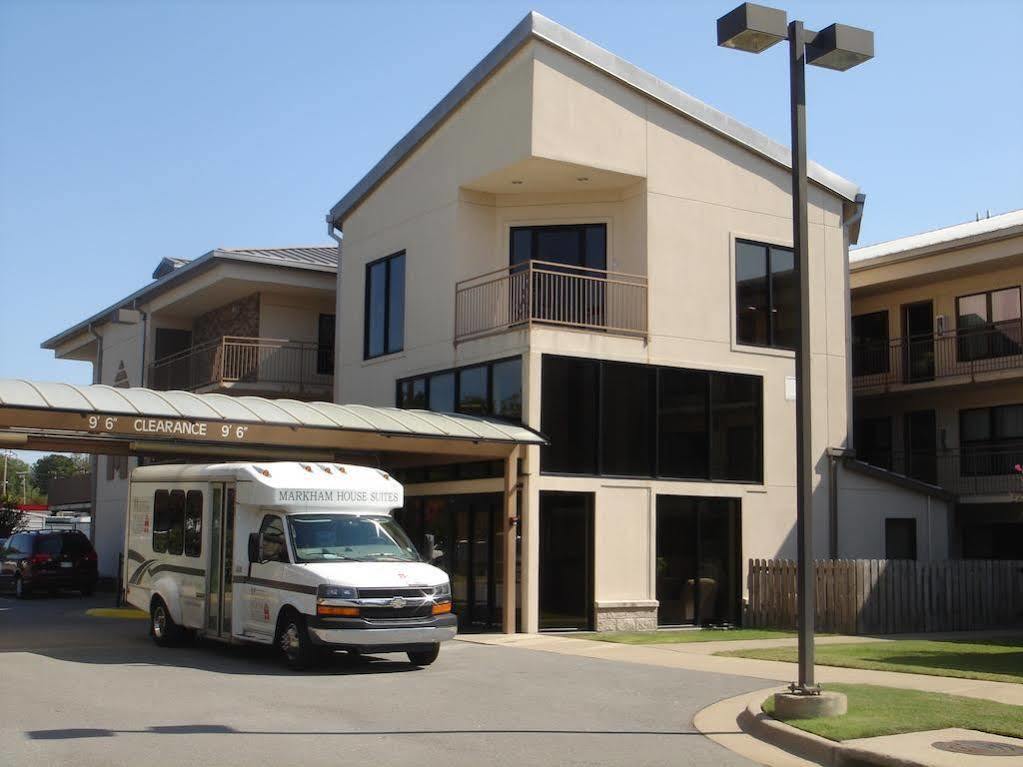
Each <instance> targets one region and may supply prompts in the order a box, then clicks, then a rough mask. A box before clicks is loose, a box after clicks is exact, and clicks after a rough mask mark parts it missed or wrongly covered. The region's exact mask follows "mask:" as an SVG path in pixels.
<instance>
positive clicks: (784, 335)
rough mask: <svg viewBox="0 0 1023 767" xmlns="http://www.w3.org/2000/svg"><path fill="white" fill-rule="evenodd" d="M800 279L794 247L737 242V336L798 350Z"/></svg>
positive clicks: (755, 343)
mask: <svg viewBox="0 0 1023 767" xmlns="http://www.w3.org/2000/svg"><path fill="white" fill-rule="evenodd" d="M798 307H799V278H798V275H797V272H796V268H795V260H794V257H793V253H792V249H791V248H781V247H777V246H775V245H765V244H763V243H758V242H748V241H746V240H736V242H735V314H736V317H735V337H736V340H737V341H738V342H739V343H743V344H754V345H756V346H775V347H779V348H782V349H794V348H795V347H796V345H797V342H798V340H799V325H798V320H799V318H798V316H797V311H798Z"/></svg>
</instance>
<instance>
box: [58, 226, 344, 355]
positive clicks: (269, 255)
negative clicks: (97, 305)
mask: <svg viewBox="0 0 1023 767" xmlns="http://www.w3.org/2000/svg"><path fill="white" fill-rule="evenodd" d="M218 261H244V262H248V263H255V264H266V265H267V266H277V267H281V268H287V269H304V270H308V271H316V272H334V273H336V272H337V263H338V247H337V246H336V245H311V246H304V247H294V248H216V249H215V250H211V251H209V252H208V253H204V254H203V255H201V256H199V258H196V259H192V260H189V259H185V258H165V259H163V260H162V261H160V263H159V264H158V265H157V267H156V269H155V270H154V271H153V280H154V281H153V282H151V283H149V284H148V285H146V286H145V287H143V288H140V289H139V290H136V291H135V292H134V293H132V294H130V295H128V296H125V297H124V298H122V299H121V300H120V301H118V302H117V303H115V304H112V305H110V306H108V307H107V308H105V309H103V310H102V311H99V312H97V313H96V314H94V315H92V316H91V317H89V318H88V319H85V320H82V321H81V322H79V323H77V324H76V325H73V326H72V327H70V328H68V329H67V330H62V331H61V332H60V333H58V334H57V335H55V336H53V337H52V338H48V339H46V340H45V341H43V342H42V344H40V346H41V347H42V348H43V349H54V348H56V347H57V346H59V345H60V344H61V343H63V342H64V341H65V340H66V339H68V338H70V337H72V336H75V335H77V334H79V333H81V332H82V331H83V330H85V329H86V328H88V327H89V325H98V324H101V323H103V322H107V321H108V320H109V318H110V316H111V314H112V313H114V312H116V311H117V310H118V309H125V308H128V307H129V306H132V305H134V304H135V303H136V302H138V301H142V300H145V299H147V298H151V297H152V296H155V295H157V294H158V293H160V292H161V291H163V290H166V289H167V288H168V287H169V286H170V285H173V284H177V282H178V281H179V280H182V279H188V278H189V277H194V276H197V275H198V274H200V273H201V272H202V271H203V270H205V269H207V268H209V267H211V266H213V265H214V264H215V263H216V262H218Z"/></svg>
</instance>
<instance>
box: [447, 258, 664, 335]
mask: <svg viewBox="0 0 1023 767" xmlns="http://www.w3.org/2000/svg"><path fill="white" fill-rule="evenodd" d="M533 323H540V324H544V325H556V326H564V327H573V328H586V329H589V330H598V331H604V332H607V333H614V334H618V335H630V336H645V335H646V332H647V280H646V277H642V276H639V275H633V274H622V273H620V272H609V271H606V270H603V269H588V268H585V267H579V266H565V265H563V264H556V263H551V262H548V261H527V262H525V263H522V264H517V265H516V266H511V267H508V268H505V269H498V270H497V271H493V272H488V273H487V274H481V275H479V276H478V277H473V278H471V279H468V280H462V281H461V282H459V283H458V284H457V285H456V286H455V343H458V342H460V341H466V340H469V339H471V338H478V337H480V336H485V335H489V334H491V333H497V332H500V331H502V330H506V329H508V328H512V327H521V326H528V325H531V324H533Z"/></svg>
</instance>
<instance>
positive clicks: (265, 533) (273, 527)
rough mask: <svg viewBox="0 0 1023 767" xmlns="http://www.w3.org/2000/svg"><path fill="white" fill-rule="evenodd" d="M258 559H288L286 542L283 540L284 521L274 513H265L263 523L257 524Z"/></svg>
mask: <svg viewBox="0 0 1023 767" xmlns="http://www.w3.org/2000/svg"><path fill="white" fill-rule="evenodd" d="M259 561H260V562H287V561H288V544H287V543H286V542H285V540H284V523H283V522H281V518H280V517H278V516H277V515H276V514H267V515H266V516H265V517H263V524H261V525H260V526H259Z"/></svg>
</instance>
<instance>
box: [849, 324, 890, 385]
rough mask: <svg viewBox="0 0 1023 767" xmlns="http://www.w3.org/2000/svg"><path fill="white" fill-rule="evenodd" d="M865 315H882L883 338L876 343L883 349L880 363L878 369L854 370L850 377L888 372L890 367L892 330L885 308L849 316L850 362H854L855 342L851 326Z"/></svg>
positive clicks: (853, 363)
mask: <svg viewBox="0 0 1023 767" xmlns="http://www.w3.org/2000/svg"><path fill="white" fill-rule="evenodd" d="M866 317H882V318H883V319H882V326H883V327H884V339H883V340H879V341H878V343H879V344H880V345H881V347H882V350H883V351H882V354H881V355H880V357H879V359H880V362H881V364H880V365H879V369H877V370H873V369H871V370H860V371H859V372H856V371H855V370H854V371H853V373H852V377H853V378H861V377H864V376H874V375H882V374H884V373H887V372H889V370H890V369H891V360H890V357H891V351H890V350H891V346H892V338H891V336H892V331H891V324H890V323H891V317H890V316H889V314H888V310H887V309H876V310H874V311H872V312H862V313H860V314H854V315H852V316H850V317H849V336H850V343H849V346H850V352H851V355H850V362H851V364H852V365H855V364H856V344H855V342H854V339H853V326H854V325H855V323H856V320H858V319H863V318H866ZM868 359H869V356H868Z"/></svg>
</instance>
